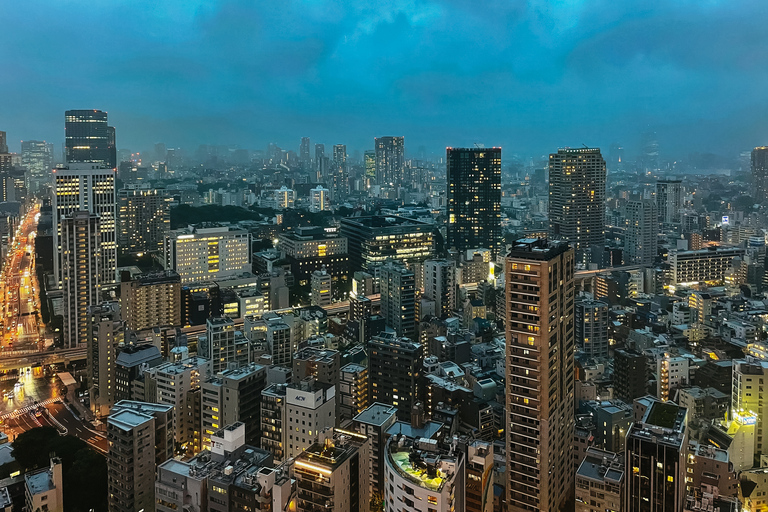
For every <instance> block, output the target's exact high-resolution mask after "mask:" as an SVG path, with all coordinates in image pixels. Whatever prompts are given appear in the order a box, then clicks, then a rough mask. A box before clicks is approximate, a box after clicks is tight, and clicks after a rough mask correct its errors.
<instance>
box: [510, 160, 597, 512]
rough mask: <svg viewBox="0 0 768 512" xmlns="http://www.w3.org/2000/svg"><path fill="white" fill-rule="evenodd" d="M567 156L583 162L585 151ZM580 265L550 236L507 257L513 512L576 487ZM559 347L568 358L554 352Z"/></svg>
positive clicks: (517, 246)
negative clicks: (576, 340) (576, 342)
mask: <svg viewBox="0 0 768 512" xmlns="http://www.w3.org/2000/svg"><path fill="white" fill-rule="evenodd" d="M585 151H587V150H585ZM567 155H568V158H574V159H577V160H578V158H577V157H578V155H577V154H571V153H568V154H567ZM564 157H565V156H563V158H564ZM586 158H588V162H591V163H589V169H592V168H593V167H596V168H599V167H600V165H602V169H603V171H602V172H603V175H604V173H605V163H604V162H603V163H602V164H599V162H602V157H600V156H599V152H597V153H596V154H595V153H586ZM598 158H599V162H598V161H597V159H598ZM558 165H565V163H562V164H558ZM585 165H586V164H585ZM598 171H599V169H593V170H592V171H591V172H595V173H598V174H599V172H598ZM584 172H586V171H584ZM574 213H575V212H574ZM574 266H575V265H574V252H573V250H572V249H570V248H569V247H568V245H567V244H562V243H552V242H548V241H547V240H542V239H538V240H535V239H521V240H518V241H516V242H515V243H514V244H513V245H512V249H511V251H510V252H509V254H508V255H507V259H506V279H505V280H506V297H507V321H506V330H507V336H506V345H507V364H506V373H507V375H506V383H507V396H506V400H507V403H506V406H507V414H508V417H507V420H506V436H507V438H506V443H507V444H506V449H507V471H506V475H505V477H506V479H507V506H508V507H509V510H510V511H518V510H521V511H522V510H526V511H527V510H534V509H535V510H555V509H557V508H558V507H559V506H560V505H561V504H562V503H563V501H564V500H565V499H566V498H567V496H568V493H569V492H570V489H571V486H572V485H573V470H574V468H573V462H572V449H573V435H574V434H573V433H574V418H573V404H574V386H575V384H574V368H573V365H574V360H573V354H574V328H573V317H574V309H573V300H574V293H575V290H574V281H573V276H574V270H575V269H574ZM555 352H556V353H558V354H560V357H547V354H553V353H555Z"/></svg>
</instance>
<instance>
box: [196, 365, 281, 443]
mask: <svg viewBox="0 0 768 512" xmlns="http://www.w3.org/2000/svg"><path fill="white" fill-rule="evenodd" d="M266 384H267V369H266V367H264V366H261V365H258V364H255V363H251V364H249V365H248V366H243V367H240V368H233V369H229V370H224V371H222V372H219V373H218V374H216V375H215V376H212V377H209V378H207V379H206V380H205V381H204V382H203V383H202V397H201V400H200V403H201V408H202V419H203V427H202V436H203V441H202V444H203V448H207V449H210V446H211V436H212V435H213V434H215V433H216V431H218V430H219V429H220V428H222V426H223V425H231V424H233V423H238V422H240V423H243V424H244V425H245V442H246V443H248V444H251V445H255V444H258V442H259V438H260V437H261V430H260V429H261V400H260V398H261V392H262V391H263V390H264V388H265V387H266Z"/></svg>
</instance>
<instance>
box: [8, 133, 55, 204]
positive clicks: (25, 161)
mask: <svg viewBox="0 0 768 512" xmlns="http://www.w3.org/2000/svg"><path fill="white" fill-rule="evenodd" d="M0 153H2V151H0ZM21 166H22V167H23V168H25V169H26V170H27V173H28V174H27V180H26V182H27V189H28V190H30V191H31V192H39V191H41V189H42V187H43V186H45V185H47V184H48V183H49V182H50V173H51V169H53V144H51V143H49V142H45V141H44V140H23V141H21Z"/></svg>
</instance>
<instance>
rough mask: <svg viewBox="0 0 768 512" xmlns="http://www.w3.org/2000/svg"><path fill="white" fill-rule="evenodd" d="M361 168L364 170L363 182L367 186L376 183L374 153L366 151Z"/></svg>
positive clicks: (370, 150) (369, 150)
mask: <svg viewBox="0 0 768 512" xmlns="http://www.w3.org/2000/svg"><path fill="white" fill-rule="evenodd" d="M363 167H364V168H365V182H366V184H367V185H373V184H374V183H376V151H374V150H372V149H368V150H366V151H365V154H364V155H363Z"/></svg>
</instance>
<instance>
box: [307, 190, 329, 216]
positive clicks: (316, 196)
mask: <svg viewBox="0 0 768 512" xmlns="http://www.w3.org/2000/svg"><path fill="white" fill-rule="evenodd" d="M330 209H331V193H330V191H329V190H328V189H327V188H323V187H321V186H320V185H318V186H316V187H315V188H313V189H312V190H310V191H309V211H311V212H313V213H318V212H327V211H329V210H330Z"/></svg>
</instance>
